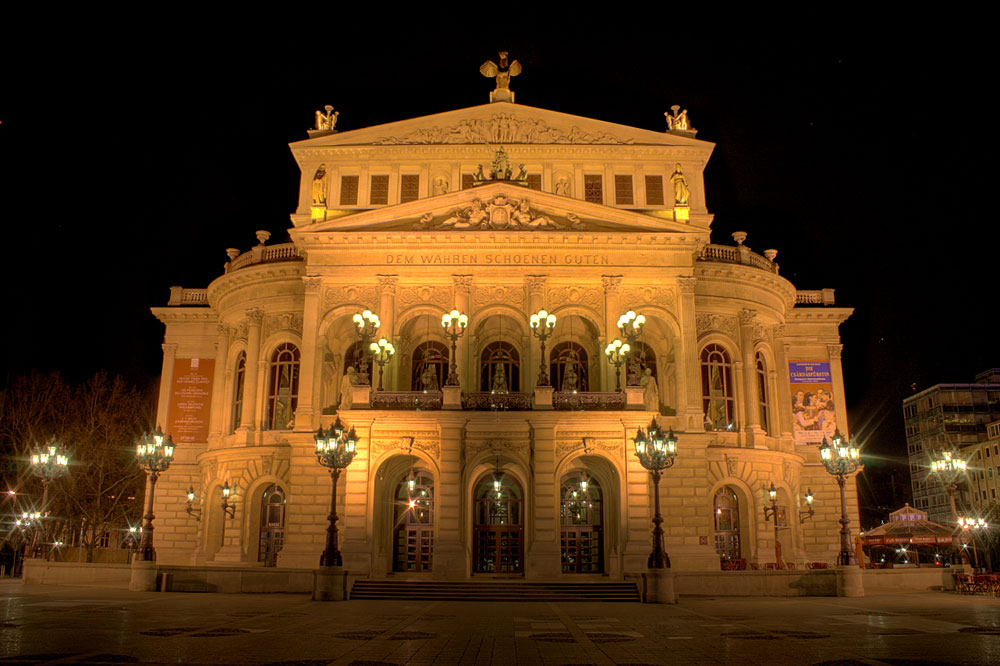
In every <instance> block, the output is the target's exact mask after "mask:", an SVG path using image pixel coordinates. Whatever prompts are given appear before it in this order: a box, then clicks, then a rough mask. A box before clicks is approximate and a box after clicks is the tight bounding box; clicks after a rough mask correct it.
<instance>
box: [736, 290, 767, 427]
mask: <svg viewBox="0 0 1000 666" xmlns="http://www.w3.org/2000/svg"><path fill="white" fill-rule="evenodd" d="M756 321H757V313H756V312H755V311H754V310H750V309H747V308H744V309H742V310H740V354H741V356H742V358H743V383H742V384H741V386H742V387H743V400H742V401H741V402H743V405H744V409H743V412H744V414H745V417H744V418H745V421H743V431H744V432H745V433H746V434H747V441H748V444H749V445H750V446H753V447H757V446H763V434H764V431H763V430H762V429H761V427H760V397H759V396H758V395H757V363H756V358H755V354H754V346H753V342H754V340H753V326H754V323H755V322H756Z"/></svg>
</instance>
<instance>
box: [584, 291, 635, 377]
mask: <svg viewBox="0 0 1000 666" xmlns="http://www.w3.org/2000/svg"><path fill="white" fill-rule="evenodd" d="M601 281H602V282H603V283H604V339H603V340H601V343H600V344H599V345H598V346H597V350H598V352H600V354H601V358H600V359H599V361H600V364H601V377H602V378H603V380H602V384H601V390H602V391H612V390H614V386H615V379H614V376H615V373H614V370H613V369H612V366H611V364H610V363H608V359H607V358H605V357H604V346H605V345H607V344H608V343H609V342H611V341H612V340H614V339H615V338H616V337H618V317H620V316H621V314H622V311H621V310H622V276H621V275H602V276H601ZM623 342H624V341H623ZM622 372H623V373H625V375H626V377H627V376H628V364H626V365H623V366H622ZM626 377H622V386H624V385H625V384H626V383H627V381H626ZM591 390H594V389H593V388H591Z"/></svg>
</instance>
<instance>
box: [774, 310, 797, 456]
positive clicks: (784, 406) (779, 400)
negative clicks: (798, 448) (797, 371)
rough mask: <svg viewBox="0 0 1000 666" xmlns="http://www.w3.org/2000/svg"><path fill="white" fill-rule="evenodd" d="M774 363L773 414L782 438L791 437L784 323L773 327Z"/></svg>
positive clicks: (787, 349) (787, 348) (786, 345)
mask: <svg viewBox="0 0 1000 666" xmlns="http://www.w3.org/2000/svg"><path fill="white" fill-rule="evenodd" d="M773 337H774V363H775V365H776V366H777V367H776V368H775V370H776V371H777V378H776V379H777V382H776V386H777V392H776V393H775V395H774V397H773V404H774V409H773V410H772V413H773V414H776V415H777V419H778V425H779V428H780V430H779V432H781V436H782V437H783V438H791V437H792V410H791V402H790V401H791V395H792V387H791V383H790V382H789V381H788V351H789V346H788V344H787V343H786V342H785V325H784V324H778V325H777V326H775V327H774V336H773Z"/></svg>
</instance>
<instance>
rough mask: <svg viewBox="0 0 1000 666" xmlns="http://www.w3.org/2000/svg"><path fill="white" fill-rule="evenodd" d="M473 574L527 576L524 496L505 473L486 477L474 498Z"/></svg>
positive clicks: (514, 481)
mask: <svg viewBox="0 0 1000 666" xmlns="http://www.w3.org/2000/svg"><path fill="white" fill-rule="evenodd" d="M473 497H474V501H475V513H474V514H473V516H474V525H473V535H472V546H473V553H472V571H473V573H478V574H522V573H524V493H523V491H522V489H521V484H519V483H518V482H517V481H516V480H515V479H513V478H512V477H508V476H504V475H503V474H502V473H500V474H495V475H492V476H486V477H483V479H482V480H481V481H480V482H479V483H478V484H477V485H476V492H475V494H474V496H473Z"/></svg>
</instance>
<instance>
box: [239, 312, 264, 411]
mask: <svg viewBox="0 0 1000 666" xmlns="http://www.w3.org/2000/svg"><path fill="white" fill-rule="evenodd" d="M246 315H247V323H248V326H247V369H246V378H245V381H246V384H245V385H244V386H243V416H242V418H241V419H240V429H242V430H249V431H253V430H254V429H255V428H256V427H257V412H258V411H259V408H258V406H257V384H258V380H259V374H260V325H261V322H262V321H263V320H264V311H263V310H261V309H260V308H250V309H249V310H247V311H246Z"/></svg>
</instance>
